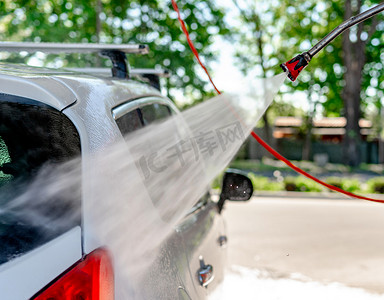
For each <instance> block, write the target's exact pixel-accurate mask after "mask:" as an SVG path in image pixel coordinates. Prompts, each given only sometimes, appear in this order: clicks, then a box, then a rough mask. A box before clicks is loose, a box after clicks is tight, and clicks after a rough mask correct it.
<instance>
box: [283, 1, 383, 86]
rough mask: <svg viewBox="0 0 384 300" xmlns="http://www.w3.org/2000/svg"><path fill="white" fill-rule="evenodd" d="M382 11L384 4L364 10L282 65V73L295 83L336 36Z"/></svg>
mask: <svg viewBox="0 0 384 300" xmlns="http://www.w3.org/2000/svg"><path fill="white" fill-rule="evenodd" d="M383 10H384V3H381V4H379V5H377V6H375V7H373V8H371V9H368V10H366V11H365V12H363V13H361V14H358V15H356V16H354V17H352V18H350V19H348V20H346V21H344V22H343V23H341V24H340V25H339V26H337V27H336V28H335V29H333V30H332V31H331V32H330V33H329V34H328V35H327V36H326V37H324V38H323V39H322V40H320V41H319V42H318V43H317V44H316V45H315V46H313V47H312V48H311V49H310V50H308V51H307V52H304V53H301V54H299V55H297V56H295V57H294V58H292V59H291V60H289V61H287V62H286V63H282V64H281V65H280V67H281V68H282V69H283V70H284V72H286V73H288V77H289V79H291V80H292V81H295V80H296V78H297V76H299V74H300V72H301V71H302V70H303V69H304V68H305V67H306V66H307V65H308V63H309V62H310V61H311V59H312V58H313V57H314V56H315V55H316V54H317V53H319V52H320V50H322V49H323V48H324V47H325V46H327V45H328V44H329V43H330V42H331V41H333V40H334V39H335V38H336V37H337V36H339V35H340V34H342V33H343V32H344V31H345V30H347V29H349V28H351V27H352V26H353V25H356V24H359V23H361V22H363V21H365V20H367V19H369V18H371V17H373V16H374V15H377V14H378V13H380V12H382V11H383Z"/></svg>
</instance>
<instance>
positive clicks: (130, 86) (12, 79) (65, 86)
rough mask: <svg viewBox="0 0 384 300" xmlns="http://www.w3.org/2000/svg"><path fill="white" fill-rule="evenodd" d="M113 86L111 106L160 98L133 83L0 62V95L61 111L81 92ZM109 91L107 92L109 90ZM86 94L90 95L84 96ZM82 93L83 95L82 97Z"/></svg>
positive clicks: (142, 84) (156, 92) (145, 86)
mask: <svg viewBox="0 0 384 300" xmlns="http://www.w3.org/2000/svg"><path fill="white" fill-rule="evenodd" d="M102 85H104V86H108V87H109V88H110V87H111V86H116V89H114V91H115V93H116V97H112V99H113V102H115V103H109V104H110V105H111V106H112V107H113V106H117V105H119V104H120V103H122V102H123V101H125V102H126V101H127V100H129V99H135V98H137V97H141V96H153V95H156V96H161V94H160V92H159V91H158V90H156V89H155V88H153V87H151V86H149V85H147V84H144V83H140V82H138V81H134V80H129V79H128V80H127V79H115V78H112V77H110V78H106V77H100V76H95V75H90V74H89V73H87V74H85V73H79V72H74V71H70V70H65V69H50V68H41V67H32V66H27V65H22V64H7V63H0V87H1V89H0V93H3V94H10V95H16V96H20V97H25V98H29V99H32V100H36V101H39V102H41V103H44V104H47V105H50V106H52V107H54V108H56V109H58V110H60V111H62V110H64V109H65V108H66V107H68V106H71V105H73V104H75V103H76V102H79V101H85V100H86V99H83V97H82V94H84V93H83V92H82V91H83V90H85V89H86V90H88V91H89V90H92V89H93V88H94V87H96V86H97V87H98V88H99V89H100V86H102ZM109 90H110V89H109ZM85 94H89V92H88V93H85ZM85 94H84V95H85Z"/></svg>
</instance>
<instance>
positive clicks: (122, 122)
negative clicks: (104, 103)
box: [116, 103, 172, 136]
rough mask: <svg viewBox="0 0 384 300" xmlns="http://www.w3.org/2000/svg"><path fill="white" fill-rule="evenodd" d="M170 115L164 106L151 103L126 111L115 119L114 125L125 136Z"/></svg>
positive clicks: (169, 111)
mask: <svg viewBox="0 0 384 300" xmlns="http://www.w3.org/2000/svg"><path fill="white" fill-rule="evenodd" d="M171 115H172V111H171V109H170V108H169V107H168V106H167V105H164V104H159V103H151V104H143V105H142V106H141V107H139V108H136V109H134V110H128V112H127V113H125V114H124V115H122V116H121V117H119V118H117V119H116V124H117V126H118V127H119V130H120V132H121V133H122V134H123V135H124V136H125V135H126V134H128V133H130V132H133V131H135V130H137V129H140V128H142V127H144V126H146V125H149V124H151V123H153V122H157V121H161V120H163V119H166V118H167V117H169V116H171Z"/></svg>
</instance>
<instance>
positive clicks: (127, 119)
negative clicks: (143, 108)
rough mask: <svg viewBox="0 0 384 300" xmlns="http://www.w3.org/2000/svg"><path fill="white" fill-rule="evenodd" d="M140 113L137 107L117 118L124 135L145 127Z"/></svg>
mask: <svg viewBox="0 0 384 300" xmlns="http://www.w3.org/2000/svg"><path fill="white" fill-rule="evenodd" d="M139 113H140V112H139V110H138V109H135V110H133V111H130V112H128V113H126V114H125V115H123V116H121V117H120V118H118V119H117V120H116V123H117V126H118V127H119V129H120V131H121V133H122V134H123V135H126V134H128V133H130V132H132V131H135V130H137V129H139V128H141V127H143V124H142V121H141V118H140V114H139Z"/></svg>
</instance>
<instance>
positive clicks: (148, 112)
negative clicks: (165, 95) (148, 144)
mask: <svg viewBox="0 0 384 300" xmlns="http://www.w3.org/2000/svg"><path fill="white" fill-rule="evenodd" d="M140 111H141V114H142V120H143V123H144V125H149V124H151V123H153V122H156V121H160V120H162V119H165V118H167V117H169V116H170V115H171V111H170V108H169V107H168V106H166V105H162V104H159V103H154V104H150V105H145V106H143V107H141V108H140Z"/></svg>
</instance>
